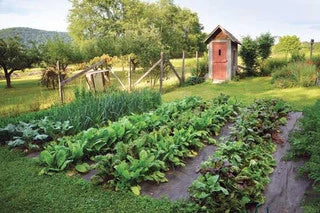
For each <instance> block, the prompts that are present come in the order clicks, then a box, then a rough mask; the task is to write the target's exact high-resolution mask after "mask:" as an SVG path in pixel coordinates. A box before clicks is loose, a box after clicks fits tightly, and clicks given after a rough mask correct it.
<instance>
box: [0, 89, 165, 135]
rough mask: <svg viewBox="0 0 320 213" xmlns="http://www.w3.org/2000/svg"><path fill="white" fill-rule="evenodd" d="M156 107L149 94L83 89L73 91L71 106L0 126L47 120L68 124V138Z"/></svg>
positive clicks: (157, 97)
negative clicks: (69, 129)
mask: <svg viewBox="0 0 320 213" xmlns="http://www.w3.org/2000/svg"><path fill="white" fill-rule="evenodd" d="M160 103H161V96H160V94H159V93H158V92H153V91H150V90H141V91H135V92H132V93H128V92H118V91H114V92H111V93H105V92H102V93H95V94H94V93H92V92H86V91H85V90H84V89H83V90H78V91H76V99H75V100H74V101H72V102H71V103H68V104H66V105H63V106H56V107H53V108H51V109H48V110H44V111H39V112H36V113H30V114H25V115H21V116H17V117H13V118H5V119H3V120H2V122H1V126H6V125H8V124H17V123H19V122H20V121H23V122H26V123H28V122H30V121H31V120H39V119H42V118H44V117H46V116H47V117H48V118H49V120H52V121H55V122H57V121H60V122H63V121H66V120H69V121H70V125H71V126H73V129H72V132H71V134H76V133H78V132H80V131H82V130H86V129H88V128H90V127H98V126H103V125H106V124H107V123H108V121H109V120H111V121H115V120H117V119H118V118H119V117H122V116H123V115H128V114H131V113H142V112H145V111H149V110H150V109H154V108H155V107H156V106H158V105H159V104H160Z"/></svg>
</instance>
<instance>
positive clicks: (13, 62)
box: [0, 37, 40, 88]
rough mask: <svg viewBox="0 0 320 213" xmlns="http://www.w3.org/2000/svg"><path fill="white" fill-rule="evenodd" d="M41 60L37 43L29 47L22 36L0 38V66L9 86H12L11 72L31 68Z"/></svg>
mask: <svg viewBox="0 0 320 213" xmlns="http://www.w3.org/2000/svg"><path fill="white" fill-rule="evenodd" d="M39 61H40V57H39V51H38V49H37V47H36V46H35V45H32V47H31V48H27V47H26V46H25V45H23V44H22V43H21V42H20V38H18V37H14V38H8V39H0V67H1V68H2V69H3V71H4V75H5V78H6V82H7V88H11V87H12V86H11V74H12V73H13V72H14V71H17V70H24V69H26V68H30V67H31V65H32V64H33V63H37V62H39Z"/></svg>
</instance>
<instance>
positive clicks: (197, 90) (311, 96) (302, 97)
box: [162, 77, 320, 110]
mask: <svg viewBox="0 0 320 213" xmlns="http://www.w3.org/2000/svg"><path fill="white" fill-rule="evenodd" d="M270 80H271V78H270V77H257V78H247V79H242V80H240V81H239V82H233V81H232V82H227V83H223V84H212V83H211V82H210V81H206V82H205V83H203V84H198V85H195V86H188V87H180V88H177V89H175V90H172V91H169V92H168V93H166V94H164V95H163V96H162V98H163V101H165V102H169V101H173V100H177V99H180V98H183V97H185V96H191V95H196V96H201V97H202V98H205V99H209V98H214V97H216V96H217V95H219V94H220V93H224V94H227V95H230V96H233V97H235V98H237V100H239V101H241V102H243V103H245V104H249V103H251V102H252V101H253V100H254V99H258V98H281V99H283V100H285V101H287V102H288V103H289V104H290V105H291V106H292V107H293V108H294V109H295V110H302V109H303V108H304V107H306V106H311V105H313V104H314V103H315V101H316V100H317V99H319V98H320V87H309V88H305V87H297V88H288V89H279V88H275V87H274V86H273V85H272V84H270Z"/></svg>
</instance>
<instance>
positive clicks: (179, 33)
mask: <svg viewBox="0 0 320 213" xmlns="http://www.w3.org/2000/svg"><path fill="white" fill-rule="evenodd" d="M71 2H72V9H71V10H70V14H69V18H68V19H69V23H70V25H69V31H70V35H71V36H72V37H73V38H74V40H75V41H77V42H78V43H80V44H84V45H85V44H87V47H88V46H89V45H88V41H90V43H91V45H93V46H95V47H94V49H95V50H98V51H97V52H99V51H101V49H100V47H98V45H97V43H98V42H101V41H108V42H107V43H106V45H107V47H103V49H104V50H105V52H104V53H108V54H110V55H126V54H130V53H134V54H135V55H137V56H138V57H139V58H140V60H141V63H142V64H143V65H147V64H149V63H150V61H152V60H154V55H157V56H158V57H159V53H160V51H164V52H167V53H168V54H170V56H171V57H176V56H179V55H180V54H181V52H182V50H185V51H187V52H194V51H196V50H199V51H204V50H205V46H204V43H203V40H204V36H205V35H204V34H203V33H202V32H201V31H202V28H203V27H202V25H201V24H200V23H199V18H198V15H197V14H196V13H194V12H192V11H190V10H188V9H182V8H180V7H178V6H177V5H175V4H174V3H173V1H172V0H160V1H157V2H155V3H148V2H144V1H140V0H114V1H102V0H96V1H90V0H72V1H71ZM110 41H111V42H110ZM99 46H100V45H99ZM108 50H109V51H108Z"/></svg>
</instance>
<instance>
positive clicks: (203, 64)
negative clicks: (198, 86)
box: [191, 53, 209, 77]
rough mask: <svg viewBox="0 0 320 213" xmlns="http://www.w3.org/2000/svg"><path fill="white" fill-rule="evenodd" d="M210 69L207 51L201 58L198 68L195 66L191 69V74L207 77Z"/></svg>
mask: <svg viewBox="0 0 320 213" xmlns="http://www.w3.org/2000/svg"><path fill="white" fill-rule="evenodd" d="M208 71H209V64H208V54H207V53H205V54H204V55H203V57H202V58H201V59H200V60H199V64H198V69H196V68H194V69H192V70H191V74H192V75H193V76H196V77H205V75H206V74H207V73H208Z"/></svg>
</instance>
